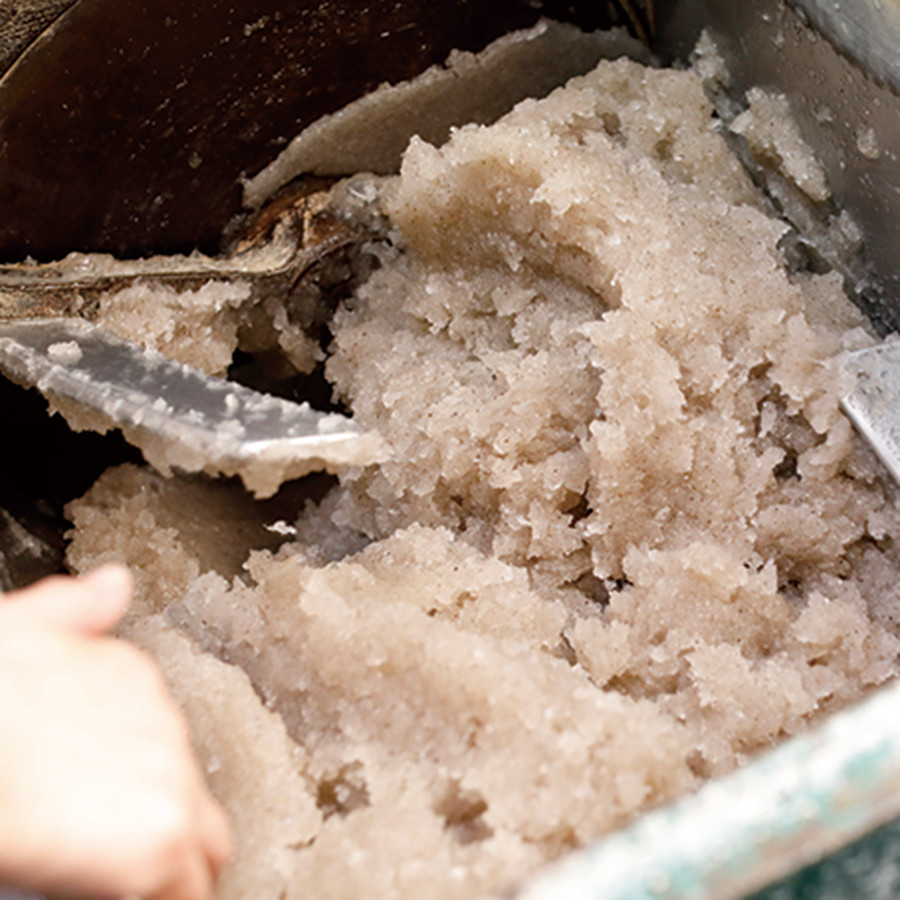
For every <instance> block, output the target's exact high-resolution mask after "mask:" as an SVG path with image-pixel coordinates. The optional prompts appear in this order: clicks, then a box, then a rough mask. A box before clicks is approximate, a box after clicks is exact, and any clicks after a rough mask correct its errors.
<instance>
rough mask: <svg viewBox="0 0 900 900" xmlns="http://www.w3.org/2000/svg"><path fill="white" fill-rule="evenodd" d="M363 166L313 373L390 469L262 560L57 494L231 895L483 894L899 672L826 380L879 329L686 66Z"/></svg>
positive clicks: (152, 510)
mask: <svg viewBox="0 0 900 900" xmlns="http://www.w3.org/2000/svg"><path fill="white" fill-rule="evenodd" d="M767 102H768V101H765V98H757V105H759V104H763V105H765V103H767ZM769 105H770V106H771V104H769ZM766 110H767V111H768V112H771V110H770V109H769V107H768V106H767V107H766ZM768 112H767V115H768ZM754 115H756V113H754ZM766 123H767V124H766V125H765V128H764V129H763V130H762V131H761V132H758V135H759V140H760V141H762V142H764V143H765V142H770V143H771V147H772V148H774V150H777V152H778V153H781V152H782V150H784V147H785V146H787V145H786V144H785V143H783V142H782V143H779V140H778V139H777V135H776V131H775V130H773V129H772V128H770V125H771V122H770V121H769V119H766ZM745 124H747V125H748V128H750V123H749V120H748V122H747V123H745ZM745 133H747V134H748V136H749V135H750V133H751V132H750V131H749V130H747V131H746V132H745ZM779 148H781V149H779ZM773 152H774V151H773ZM784 152H787V151H784ZM791 152H793V151H791ZM782 161H783V160H782ZM803 171H804V172H805V173H806V174H805V175H804V177H808V182H809V183H808V185H807V186H808V187H809V190H810V191H811V192H812V193H813V194H814V195H817V194H821V193H822V192H823V191H824V190H825V187H824V186H823V185H821V184H819V183H818V181H817V180H816V179H817V175H816V170H815V169H814V168H810V167H806V168H804V170H803ZM380 190H381V194H382V197H383V203H384V207H385V211H386V213H387V214H388V216H389V217H390V219H391V221H392V223H393V229H394V230H393V232H392V240H391V243H390V244H387V243H384V242H383V243H378V244H375V245H373V247H372V252H373V253H375V254H377V255H378V257H379V259H380V263H381V265H380V268H378V269H377V270H376V271H374V273H373V274H372V275H371V276H370V277H369V279H368V280H367V281H366V282H365V283H364V284H363V285H362V286H361V287H360V288H359V289H358V290H357V292H356V295H355V296H354V297H353V298H352V299H351V300H350V301H348V302H347V303H345V304H344V305H343V306H342V307H341V308H340V309H339V310H338V311H337V313H336V315H335V318H334V321H333V323H332V326H331V327H332V332H333V334H334V345H333V347H332V351H331V355H330V358H329V360H328V363H327V373H328V376H329V378H330V379H331V380H332V381H333V383H334V385H335V387H336V390H337V392H338V393H339V395H340V397H341V398H342V399H343V400H344V401H345V402H346V403H347V405H348V406H349V407H350V408H351V409H352V410H353V415H354V417H355V418H356V419H357V420H358V421H359V422H360V424H361V425H362V426H363V427H364V428H367V429H376V430H377V431H378V432H379V433H380V435H381V436H382V437H383V438H384V440H385V441H386V442H387V443H388V444H389V446H390V448H391V451H392V455H391V458H390V459H389V460H388V461H386V462H384V463H381V464H379V465H373V466H367V467H363V468H356V469H353V470H351V471H349V472H345V473H344V474H342V475H341V478H340V483H339V485H338V486H336V487H335V488H334V489H333V490H332V491H331V492H330V493H329V494H327V495H326V496H325V498H324V499H323V500H321V501H320V502H319V503H317V504H313V503H309V504H308V505H307V506H305V507H304V508H303V509H301V510H298V514H297V518H296V520H295V522H294V525H295V528H296V534H295V535H293V536H292V537H291V538H290V542H289V543H285V544H283V545H281V546H280V547H279V548H278V549H277V550H271V549H269V550H267V549H265V547H264V544H265V541H264V539H263V538H261V537H260V536H259V533H258V531H259V529H257V528H256V526H254V527H250V525H249V524H247V522H246V521H245V518H244V517H243V516H244V514H243V513H241V512H240V510H239V508H238V506H235V503H236V502H237V501H236V500H235V498H234V496H233V494H231V493H227V492H226V491H225V488H224V486H223V487H222V489H221V492H220V491H219V490H217V488H215V487H213V486H206V485H204V486H203V487H202V492H201V488H200V487H198V486H197V485H193V486H192V490H194V491H196V492H198V493H195V494H192V495H191V496H190V497H189V496H188V495H187V494H186V493H185V485H184V484H183V483H181V482H179V481H177V480H165V479H163V478H162V477H161V476H159V475H155V474H153V473H152V472H149V471H147V470H145V469H138V468H134V467H129V468H125V469H118V470H113V471H111V472H107V473H106V474H105V475H104V476H103V477H102V478H101V479H100V481H99V482H98V483H97V484H96V485H95V486H94V487H93V488H92V489H91V490H90V491H89V492H88V494H87V495H86V496H85V497H84V498H83V499H81V500H80V501H78V502H76V503H73V504H72V506H71V507H70V513H71V516H72V519H73V521H74V524H75V531H74V533H73V537H72V545H71V549H70V560H71V564H72V566H73V567H74V568H75V569H77V570H83V569H85V568H87V567H88V566H90V565H93V564H95V563H97V562H99V561H101V560H103V559H109V558H117V559H120V560H123V561H125V562H126V563H127V564H128V565H130V566H131V567H132V569H133V570H134V571H135V572H136V573H137V575H138V583H139V585H140V586H141V591H140V596H139V600H138V610H139V612H138V613H136V618H135V620H134V623H133V624H132V626H131V629H130V630H131V631H132V632H133V634H134V637H135V638H136V639H137V640H139V641H140V642H142V643H144V644H145V645H146V646H148V647H150V648H151V649H153V650H154V651H155V652H156V653H157V655H158V658H159V659H160V661H161V663H162V664H163V666H164V667H165V668H166V669H167V671H168V673H169V677H170V678H171V680H172V682H173V685H174V687H175V691H176V694H177V695H178V696H179V697H181V698H182V699H183V702H184V704H185V708H186V709H187V711H188V714H189V716H190V717H191V720H192V724H193V728H194V731H195V740H196V743H197V745H198V748H199V749H200V752H201V755H202V756H203V758H204V761H205V762H206V764H207V765H208V767H209V769H210V772H211V773H212V774H211V778H212V784H213V788H214V790H215V791H216V793H217V794H218V796H219V797H220V798H221V799H222V800H223V802H224V803H225V805H226V806H227V808H228V809H229V811H230V812H231V814H232V816H233V817H234V819H235V821H236V824H237V834H238V856H237V860H236V862H235V863H234V864H233V866H232V868H231V869H230V870H229V871H228V872H227V873H226V875H225V878H224V881H223V884H222V887H221V894H220V896H221V897H229V898H230V897H234V898H238V897H242V898H245V897H250V896H262V893H261V891H262V892H263V893H265V895H266V896H273V897H274V896H284V897H287V898H300V897H328V898H330V900H341V898H347V900H351V898H352V900H360V898H364V897H378V898H382V900H388V898H397V900H400V898H421V897H428V898H429V900H441V898H460V900H462V898H474V897H477V896H483V895H486V894H490V893H492V892H496V891H500V890H502V889H504V888H505V887H507V886H509V885H511V884H515V883H516V882H520V881H521V880H522V879H524V878H525V877H526V876H527V875H528V873H529V872H531V871H533V870H534V869H535V868H537V867H538V866H540V865H541V864H543V863H545V862H546V861H547V860H550V859H553V858H554V857H557V856H559V855H560V854H562V853H565V852H568V851H569V850H571V849H573V848H576V847H580V846H583V845H584V844H585V843H587V842H589V841H591V840H592V839H594V838H597V837H598V836H600V835H602V834H604V833H605V832H608V831H609V830H610V829H614V828H616V827H618V826H620V825H622V824H623V823H625V822H627V821H628V820H630V819H631V818H633V817H634V816H635V815H637V814H638V813H640V812H641V811H642V810H645V809H648V808H649V807H652V806H655V805H658V804H660V803H663V802H665V801H667V800H670V799H672V798H674V797H676V796H678V795H679V794H682V793H684V792H685V791H688V790H691V789H692V788H694V787H696V786H697V784H698V783H699V782H700V781H701V780H702V779H703V778H706V777H709V776H711V775H719V774H722V773H725V772H728V771H729V770H731V769H733V768H734V767H735V766H738V765H739V764H741V762H743V761H744V760H745V759H747V757H748V755H750V754H752V753H754V752H756V751H759V750H761V749H763V748H766V747H769V746H771V745H772V744H773V743H774V742H776V741H778V740H780V739H782V738H784V737H785V736H788V735H791V734H794V733H796V732H798V731H801V730H803V729H804V728H806V727H807V724H808V722H809V721H810V720H812V719H814V718H815V717H817V716H821V715H823V714H825V713H827V712H829V711H831V710H834V709H836V708H838V707H841V706H843V705H845V704H847V703H849V702H851V701H853V700H855V699H856V698H858V697H860V696H861V695H863V694H864V693H865V692H866V691H868V690H869V689H871V688H872V686H874V685H877V684H880V683H882V682H884V681H885V680H887V679H889V678H891V677H892V676H894V675H895V674H896V672H897V657H898V650H900V641H898V637H897V635H898V628H900V623H898V608H900V549H898V548H900V544H898V536H900V507H898V496H897V489H896V486H894V485H892V484H891V483H890V482H889V480H888V479H887V478H886V476H885V473H884V472H883V471H882V470H881V469H880V467H879V465H878V463H877V461H876V460H875V458H874V456H873V455H872V454H871V452H870V451H869V450H868V449H867V448H866V447H865V446H864V445H863V443H862V442H861V441H860V440H859V439H858V438H857V437H856V435H855V434H854V432H853V430H852V429H851V427H850V425H849V424H848V422H847V420H846V419H845V418H844V416H843V415H842V413H841V411H840V409H839V406H838V398H839V396H840V395H841V392H842V390H843V387H844V385H842V376H841V375H840V370H839V367H838V366H837V364H836V363H835V359H836V358H839V357H840V354H841V353H843V352H845V351H849V350H852V349H855V348H858V347H862V346H865V345H867V344H869V343H871V338H870V336H869V335H868V334H867V332H866V331H865V329H864V328H863V321H862V319H861V317H860V316H859V314H858V313H857V312H856V311H855V309H854V308H853V307H852V306H851V305H850V303H849V302H848V301H847V299H846V298H845V297H844V295H843V294H842V290H841V285H840V279H839V278H837V277H836V276H833V275H810V274H797V275H789V274H787V273H786V271H785V269H784V266H783V262H782V258H781V255H780V253H779V250H778V246H777V245H778V241H779V239H780V238H781V236H782V234H783V232H784V226H783V225H782V224H781V223H779V222H777V221H774V220H772V219H770V218H768V217H767V215H766V214H765V212H764V206H763V203H762V202H761V200H760V199H759V198H758V196H757V195H756V193H755V191H754V189H753V187H752V186H751V184H750V183H749V181H748V179H747V178H746V177H745V175H744V173H743V171H742V169H741V168H740V166H739V165H738V163H737V162H736V161H735V160H734V158H733V157H732V156H731V155H730V153H729V151H728V149H727V147H726V145H725V143H724V141H723V139H722V138H721V136H720V134H719V133H718V131H717V128H716V122H715V119H714V117H713V116H712V113H711V110H710V107H709V104H708V103H707V101H706V99H705V97H704V94H703V90H702V88H701V84H700V81H699V79H698V78H697V76H696V75H694V74H693V73H691V72H684V71H681V72H678V71H665V70H653V69H649V68H645V67H643V66H641V65H639V64H637V63H633V62H630V61H627V60H620V61H617V62H611V63H601V64H600V66H599V67H598V68H597V69H596V70H595V71H593V72H592V73H590V74H588V75H586V76H584V77H580V78H576V79H574V80H573V81H571V82H570V83H569V85H568V86H567V87H566V88H565V89H560V90H557V91H556V92H554V93H553V94H551V95H550V96H549V97H547V98H546V99H544V100H540V101H526V102H524V103H522V104H520V105H519V106H518V107H517V108H516V109H515V110H514V111H513V112H511V113H509V114H508V115H507V116H506V117H505V118H503V119H501V120H500V121H498V122H497V123H496V124H494V125H492V126H488V127H483V126H471V127H464V128H461V129H459V130H457V131H455V132H454V133H453V135H452V136H451V138H450V139H449V141H448V142H447V143H446V144H445V145H444V146H443V147H441V148H440V149H437V148H435V147H433V146H430V145H428V144H426V143H424V142H422V141H420V140H414V141H413V142H412V144H411V145H410V147H409V149H408V150H407V152H406V154H405V156H404V160H403V166H402V172H401V174H400V175H399V177H395V178H386V179H384V180H382V181H381V183H380ZM826 310H827V315H826V314H824V313H823V311H826ZM201 494H202V496H201ZM242 522H243V523H244V524H243V525H240V523H242ZM242 529H243V530H242ZM262 532H263V533H264V534H265V535H267V536H268V538H269V539H271V538H272V535H271V533H270V532H266V531H265V529H264V528H263V529H262ZM217 548H221V550H217ZM241 562H243V569H241V566H240V563H241ZM159 614H161V615H162V616H163V617H164V618H154V619H151V620H149V621H144V622H142V621H141V617H142V616H144V615H146V616H152V615H159ZM178 632H181V634H182V635H186V636H187V637H189V638H190V639H191V641H192V642H193V645H191V644H189V643H188V642H187V641H186V640H185V639H184V637H179V636H178ZM210 654H214V655H215V656H218V657H219V658H220V659H221V660H223V662H219V661H217V660H214V659H212V658H211V657H210ZM235 667H240V669H242V670H243V673H246V678H245V677H244V674H243V673H239V672H238V671H237V669H236V668H235ZM229 673H230V674H229ZM249 684H252V686H253V689H254V690H252V691H251V690H249V688H248V685H249ZM217 691H221V698H220V699H217V697H218V695H217V694H216V692H217ZM223 716H226V717H227V719H226V720H225V721H223ZM282 727H283V731H282V730H281V729H282ZM292 748H293V749H292ZM266 765H271V767H272V771H273V772H278V773H282V772H283V773H284V775H283V778H281V777H279V778H278V779H266V778H264V777H262V774H261V772H260V767H264V766H266ZM248 786H252V790H249V789H248ZM285 797H293V798H296V799H295V800H293V801H291V802H292V803H295V806H296V819H295V820H294V821H289V820H288V818H286V813H285ZM260 835H265V836H266V837H265V841H263V843H262V844H261V843H260V837H259V836H260ZM266 841H267V842H268V844H266V843H265V842H266ZM263 884H264V885H265V887H264V889H263V888H260V887H258V885H263ZM273 885H274V886H273Z"/></svg>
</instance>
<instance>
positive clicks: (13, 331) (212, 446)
mask: <svg viewBox="0 0 900 900" xmlns="http://www.w3.org/2000/svg"><path fill="white" fill-rule="evenodd" d="M0 368H2V369H3V370H4V371H5V372H6V373H7V374H8V375H9V377H11V378H12V379H13V380H15V381H18V382H22V383H25V384H28V385H35V386H37V387H38V389H39V390H40V391H41V392H42V393H44V394H45V395H46V396H48V397H49V398H50V399H51V402H53V403H56V404H62V403H65V404H77V406H78V407H80V408H83V409H88V410H91V411H92V412H93V413H94V414H95V417H96V418H97V419H99V420H101V421H102V422H103V423H105V424H107V425H112V426H114V427H120V428H123V429H124V430H125V431H126V434H128V435H129V436H133V437H134V440H135V442H136V443H138V445H139V446H141V445H142V443H143V442H145V441H146V440H147V437H146V436H149V440H152V441H153V442H154V446H158V445H159V443H160V442H164V443H165V444H166V445H169V446H171V447H173V448H178V449H177V451H176V452H177V453H178V454H179V455H180V456H183V455H184V454H192V455H194V456H195V457H196V458H197V459H199V460H200V461H202V465H198V466H197V469H202V470H203V471H206V472H210V471H216V472H225V473H228V474H233V473H234V472H236V471H238V470H240V468H241V466H242V465H243V464H245V463H246V462H248V461H252V460H254V459H256V458H261V459H264V460H266V461H267V463H268V464H270V465H272V466H274V467H277V466H280V465H284V466H288V465H296V464H297V463H306V464H308V465H307V471H312V470H314V469H319V468H326V467H330V465H331V464H332V463H337V464H341V463H343V462H344V461H345V460H346V458H347V456H348V454H350V455H352V452H353V449H354V447H355V445H356V444H358V443H359V442H360V441H361V440H362V439H363V438H364V433H363V432H362V431H361V430H360V429H359V428H358V427H357V426H355V425H354V424H353V422H352V421H351V420H350V419H348V418H346V417H345V416H340V415H337V414H333V413H332V414H327V415H326V414H323V413H317V412H315V411H313V410H312V409H310V407H309V406H308V405H307V404H305V403H304V404H297V403H289V402H287V401H285V400H281V399H279V398H276V397H269V396H265V395H263V394H259V393H257V392H256V391H252V390H250V389H249V388H245V387H242V386H240V385H237V384H234V383H233V382H229V381H225V380H224V379H220V378H212V377H210V376H207V375H204V374H203V373H201V372H198V371H197V370H196V369H193V368H190V367H189V366H184V365H181V364H179V363H175V362H172V361H171V360H169V359H166V358H165V357H163V356H162V355H161V354H159V353H156V352H154V351H148V350H144V349H143V348H141V347H138V346H137V345H135V344H132V343H130V342H129V341H124V340H121V339H120V338H116V337H115V336H113V335H112V334H110V333H109V332H105V331H103V330H102V329H100V328H97V327H95V326H93V325H91V324H90V323H89V322H85V321H83V320H80V319H44V320H31V321H26V320H23V321H19V322H11V323H7V324H5V325H0ZM301 468H302V466H301ZM301 474H303V473H301Z"/></svg>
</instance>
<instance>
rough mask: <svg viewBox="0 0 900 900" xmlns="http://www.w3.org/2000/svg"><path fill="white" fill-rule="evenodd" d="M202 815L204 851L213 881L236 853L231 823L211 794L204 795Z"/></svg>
mask: <svg viewBox="0 0 900 900" xmlns="http://www.w3.org/2000/svg"><path fill="white" fill-rule="evenodd" d="M201 816H202V824H201V827H202V829H203V846H204V851H205V853H206V858H207V860H208V861H209V867H210V871H211V873H212V877H213V881H217V880H218V878H219V876H220V875H221V874H222V870H223V869H224V868H225V866H227V865H228V863H229V861H230V860H231V857H232V855H233V854H234V841H233V838H232V834H231V825H230V823H229V821H228V817H227V816H226V814H225V811H224V810H223V809H222V807H221V806H220V805H219V804H218V803H217V802H216V801H215V800H214V799H212V797H210V796H209V795H206V796H205V797H204V803H203V808H202V812H201Z"/></svg>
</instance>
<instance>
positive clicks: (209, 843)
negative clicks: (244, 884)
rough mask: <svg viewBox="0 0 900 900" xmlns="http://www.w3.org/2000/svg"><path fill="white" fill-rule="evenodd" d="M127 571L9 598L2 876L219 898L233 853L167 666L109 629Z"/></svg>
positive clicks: (0, 630) (0, 713) (3, 672)
mask: <svg viewBox="0 0 900 900" xmlns="http://www.w3.org/2000/svg"><path fill="white" fill-rule="evenodd" d="M130 594H131V584H130V578H129V576H128V572H127V570H125V569H123V568H121V567H118V566H105V567H103V568H102V569H98V570H96V571H95V572H92V573H91V574H89V575H87V576H85V577H83V578H77V579H76V578H66V577H58V576H57V577H53V578H48V579H45V580H43V581H41V582H39V583H38V584H36V585H34V586H32V587H30V588H27V589H25V590H23V591H17V592H15V593H11V594H7V595H5V596H4V597H2V598H0V884H2V883H6V884H8V885H11V886H12V885H14V886H16V887H20V888H25V889H28V890H40V891H45V892H50V893H64V894H67V895H73V894H78V895H81V896H100V897H126V896H139V897H142V898H145V900H208V898H211V897H212V896H213V887H214V884H215V880H216V878H217V876H218V874H219V872H220V871H221V869H222V867H223V866H224V864H225V862H226V860H227V857H228V855H229V853H230V837H229V832H228V825H227V823H226V820H225V817H224V814H223V813H222V811H221V809H220V808H219V806H218V805H217V804H216V802H215V801H214V800H213V798H212V797H211V796H210V795H209V793H208V792H207V789H206V786H205V784H204V782H203V777H202V775H201V773H200V770H199V768H198V767H197V764H196V762H195V761H194V756H193V753H192V750H191V746H190V741H189V737H188V732H187V726H186V723H185V722H184V719H183V718H182V716H181V714H180V712H179V711H178V709H177V708H176V707H175V705H174V703H173V702H172V700H171V699H170V698H169V696H168V694H167V692H166V689H165V685H164V683H163V680H162V676H161V675H160V673H159V671H158V670H157V668H156V666H155V664H154V663H153V661H152V660H151V659H150V657H148V656H146V655H145V654H144V653H142V652H141V651H140V650H138V649H137V648H135V647H133V646H132V645H130V644H128V643H126V642H124V641H120V640H117V639H115V638H112V637H108V636H106V634H107V632H108V631H109V630H110V629H111V628H112V627H113V626H114V625H115V624H116V622H117V621H118V620H119V618H120V617H121V615H122V613H123V612H124V610H125V607H126V606H127V604H128V601H129V599H130Z"/></svg>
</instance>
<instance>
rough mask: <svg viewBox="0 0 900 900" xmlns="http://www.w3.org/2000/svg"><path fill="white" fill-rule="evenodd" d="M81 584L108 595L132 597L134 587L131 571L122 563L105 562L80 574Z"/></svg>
mask: <svg viewBox="0 0 900 900" xmlns="http://www.w3.org/2000/svg"><path fill="white" fill-rule="evenodd" d="M78 581H79V583H80V584H82V585H85V586H89V587H90V588H91V590H94V591H97V592H100V593H103V594H104V595H107V596H115V597H123V598H125V599H126V600H127V599H130V597H131V591H132V588H133V580H132V577H131V572H130V571H129V570H128V568H127V567H126V566H123V565H122V564H121V563H105V564H104V565H102V566H99V567H98V568H96V569H92V570H91V571H90V572H86V573H85V574H84V575H79V576H78Z"/></svg>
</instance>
